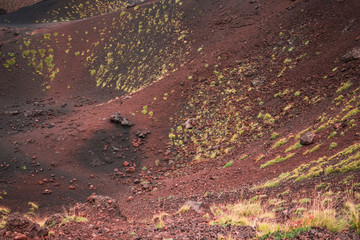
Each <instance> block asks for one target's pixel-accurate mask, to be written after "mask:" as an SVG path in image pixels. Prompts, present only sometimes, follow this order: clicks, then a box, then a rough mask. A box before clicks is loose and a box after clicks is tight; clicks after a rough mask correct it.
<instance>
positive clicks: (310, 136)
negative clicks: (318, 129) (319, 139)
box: [300, 131, 315, 145]
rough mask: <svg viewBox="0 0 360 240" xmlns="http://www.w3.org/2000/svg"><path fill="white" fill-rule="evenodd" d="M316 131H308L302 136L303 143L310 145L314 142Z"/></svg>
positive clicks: (301, 141)
mask: <svg viewBox="0 0 360 240" xmlns="http://www.w3.org/2000/svg"><path fill="white" fill-rule="evenodd" d="M314 137H315V133H314V132H312V131H309V132H306V133H305V134H303V135H302V136H301V137H300V144H301V145H310V144H312V143H313V142H314Z"/></svg>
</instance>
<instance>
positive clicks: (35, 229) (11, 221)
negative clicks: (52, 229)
mask: <svg viewBox="0 0 360 240" xmlns="http://www.w3.org/2000/svg"><path fill="white" fill-rule="evenodd" d="M5 229H6V230H9V231H12V232H16V234H14V236H13V237H14V239H28V238H30V239H34V238H35V237H43V236H47V235H48V230H47V229H46V228H45V227H40V225H39V224H37V223H34V222H32V221H30V220H29V219H27V218H25V217H24V216H22V215H20V214H18V213H15V214H11V215H9V217H8V218H7V222H6V225H5ZM24 234H26V235H24ZM15 235H16V236H17V238H15Z"/></svg>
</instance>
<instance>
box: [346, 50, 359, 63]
mask: <svg viewBox="0 0 360 240" xmlns="http://www.w3.org/2000/svg"><path fill="white" fill-rule="evenodd" d="M359 58H360V47H356V48H353V49H351V50H350V51H348V52H347V53H346V54H345V55H344V56H342V59H343V61H344V62H350V61H353V60H356V59H359Z"/></svg>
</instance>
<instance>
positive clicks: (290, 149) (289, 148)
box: [285, 142, 303, 153]
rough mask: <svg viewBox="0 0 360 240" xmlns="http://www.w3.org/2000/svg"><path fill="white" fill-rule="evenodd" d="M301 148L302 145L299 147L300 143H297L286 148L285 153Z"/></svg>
mask: <svg viewBox="0 0 360 240" xmlns="http://www.w3.org/2000/svg"><path fill="white" fill-rule="evenodd" d="M302 146H303V145H301V144H300V142H297V143H295V144H294V145H292V146H290V147H288V148H287V149H286V150H285V152H286V153H287V152H290V151H293V150H295V149H298V148H301V147H302Z"/></svg>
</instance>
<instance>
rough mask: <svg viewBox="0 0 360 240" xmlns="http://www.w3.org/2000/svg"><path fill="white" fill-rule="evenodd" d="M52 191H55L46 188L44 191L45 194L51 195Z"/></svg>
mask: <svg viewBox="0 0 360 240" xmlns="http://www.w3.org/2000/svg"><path fill="white" fill-rule="evenodd" d="M52 193H53V191H51V190H50V189H45V190H44V191H43V192H42V194H43V195H50V194H52Z"/></svg>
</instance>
